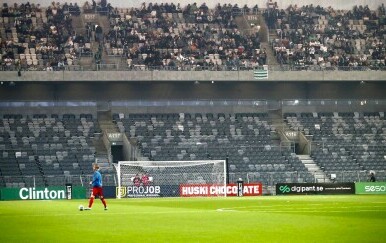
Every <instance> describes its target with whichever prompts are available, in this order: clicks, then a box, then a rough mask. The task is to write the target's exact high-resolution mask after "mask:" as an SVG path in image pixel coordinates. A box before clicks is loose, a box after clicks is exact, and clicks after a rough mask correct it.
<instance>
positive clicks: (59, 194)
mask: <svg viewBox="0 0 386 243" xmlns="http://www.w3.org/2000/svg"><path fill="white" fill-rule="evenodd" d="M70 198H71V199H83V198H86V188H84V187H80V186H75V187H72V192H71V197H70ZM58 199H67V190H66V187H64V186H57V187H36V188H35V187H23V188H1V189H0V200H58Z"/></svg>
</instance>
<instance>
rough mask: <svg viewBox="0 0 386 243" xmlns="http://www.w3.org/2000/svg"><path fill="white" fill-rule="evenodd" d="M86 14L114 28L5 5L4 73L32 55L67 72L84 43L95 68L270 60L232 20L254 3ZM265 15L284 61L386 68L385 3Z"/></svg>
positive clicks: (60, 12)
mask: <svg viewBox="0 0 386 243" xmlns="http://www.w3.org/2000/svg"><path fill="white" fill-rule="evenodd" d="M82 9H83V11H84V12H87V11H91V12H92V11H96V12H98V10H101V9H102V10H103V11H100V12H103V14H106V15H107V16H108V17H109V20H110V24H111V26H110V28H109V30H102V29H101V27H100V26H97V25H92V26H91V25H90V24H87V25H86V28H87V35H86V36H82V35H79V33H78V32H77V31H75V30H74V29H73V27H72V16H74V15H75V16H76V15H79V13H80V12H81V9H80V8H79V7H78V5H77V4H76V3H75V4H72V3H70V4H67V3H65V4H61V3H59V2H58V3H55V2H52V4H51V5H50V6H49V7H47V8H42V7H41V6H40V5H39V4H30V3H28V2H27V3H23V4H17V3H16V4H14V5H13V6H8V5H7V4H6V3H4V4H3V7H2V8H1V11H0V12H1V13H0V14H1V16H0V17H1V18H3V19H4V21H3V23H0V24H1V26H2V28H1V33H0V34H1V36H0V37H1V39H0V52H1V53H0V54H1V60H0V62H1V64H2V65H3V68H5V69H11V68H13V67H14V66H17V67H19V68H29V67H30V66H31V65H30V63H32V64H33V65H35V62H28V59H29V54H31V55H32V57H36V58H38V59H39V60H40V61H41V62H38V63H39V66H40V67H57V66H60V67H63V66H65V65H69V64H72V63H74V60H76V59H78V58H79V55H80V53H82V52H91V49H90V44H88V45H86V44H87V43H89V42H91V41H94V40H95V41H97V42H99V46H100V48H99V49H98V52H96V53H95V57H96V62H97V63H102V62H103V59H102V56H103V55H102V52H103V51H107V53H108V54H112V55H119V56H121V57H122V56H124V57H126V58H127V62H128V64H129V66H131V65H145V66H165V67H173V68H174V67H177V68H182V69H183V67H184V66H185V65H188V66H192V65H193V66H194V65H197V66H204V67H209V68H210V69H213V70H219V67H220V66H223V65H230V66H231V67H235V68H236V69H238V68H246V69H250V68H253V67H255V66H259V65H264V64H266V63H267V60H266V59H267V54H266V51H265V50H264V49H260V39H259V27H254V28H251V29H248V31H243V30H240V29H238V26H237V24H236V22H235V18H236V17H237V16H238V15H240V14H241V13H245V14H256V13H257V12H258V11H259V8H258V6H257V5H255V6H254V7H252V8H249V7H248V6H247V5H245V6H244V7H239V6H238V5H237V4H234V5H232V4H223V5H221V4H218V5H217V6H216V7H215V8H213V9H211V8H209V7H208V6H206V4H205V3H203V4H201V5H200V6H199V5H197V4H196V3H193V4H188V5H187V6H181V5H180V4H179V3H178V4H174V3H171V4H166V3H165V4H157V3H149V4H146V3H143V4H142V5H141V6H140V7H139V8H131V9H126V10H125V12H123V11H122V9H118V8H114V7H113V6H111V5H110V4H107V2H106V1H101V2H98V3H96V2H95V1H94V0H93V1H92V3H88V2H86V3H85V4H84V6H83V8H82ZM264 16H265V19H266V22H267V24H268V26H269V27H270V28H271V29H275V30H276V33H277V38H275V39H274V40H273V41H272V43H271V44H272V46H273V48H274V52H275V54H276V57H277V60H278V62H279V63H280V64H289V65H296V66H301V67H302V66H307V65H318V66H321V67H336V66H352V67H356V66H359V67H361V66H384V65H385V43H384V39H385V38H384V37H385V35H386V29H385V26H386V25H385V24H386V17H385V16H386V15H385V7H384V5H381V6H380V7H379V9H377V10H376V11H372V10H370V9H369V8H368V7H367V6H364V7H363V6H359V7H358V6H355V7H354V8H353V9H352V10H351V11H342V10H335V9H333V8H331V7H328V8H323V7H320V6H313V5H306V6H302V7H298V6H297V5H290V6H289V7H288V8H287V9H279V8H278V7H277V4H276V3H274V2H272V0H269V1H268V3H267V8H266V9H265V11H264ZM5 19H7V22H6V21H5ZM91 33H92V34H91ZM102 47H103V48H104V49H102ZM32 50H34V51H33V53H32ZM117 50H119V51H117ZM21 54H26V56H21ZM34 54H37V55H36V56H35V55H34ZM24 57H26V58H25V59H24ZM213 57H215V58H213ZM32 59H33V58H32ZM69 59H71V61H69ZM49 70H51V68H50V69H49Z"/></svg>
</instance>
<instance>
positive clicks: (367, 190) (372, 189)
mask: <svg viewBox="0 0 386 243" xmlns="http://www.w3.org/2000/svg"><path fill="white" fill-rule="evenodd" d="M355 194H386V182H357V183H355Z"/></svg>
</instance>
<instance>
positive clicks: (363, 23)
mask: <svg viewBox="0 0 386 243" xmlns="http://www.w3.org/2000/svg"><path fill="white" fill-rule="evenodd" d="M264 16H265V19H266V22H267V24H268V26H269V28H270V29H275V30H276V34H277V36H276V37H275V38H274V40H273V41H272V43H271V44H272V47H273V49H274V52H275V54H276V57H277V61H278V62H279V63H280V64H289V65H296V66H300V67H307V66H308V65H319V66H321V67H327V68H329V67H339V66H340V67H341V66H350V67H370V68H379V67H384V66H385V59H386V52H385V49H386V46H385V36H386V14H385V7H384V5H383V4H382V5H381V6H380V7H379V8H378V9H377V10H375V11H372V10H370V9H369V8H368V7H367V6H354V7H353V9H352V10H350V11H343V10H335V9H333V8H332V7H328V8H323V7H321V6H319V5H318V6H314V5H306V6H302V7H298V6H297V5H290V6H289V7H288V8H287V9H278V8H277V5H275V4H274V5H273V6H272V7H271V8H268V9H267V10H266V11H265V12H264Z"/></svg>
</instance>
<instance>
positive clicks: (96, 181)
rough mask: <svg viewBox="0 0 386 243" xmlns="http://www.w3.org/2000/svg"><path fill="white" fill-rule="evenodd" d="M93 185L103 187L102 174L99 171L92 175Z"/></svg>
mask: <svg viewBox="0 0 386 243" xmlns="http://www.w3.org/2000/svg"><path fill="white" fill-rule="evenodd" d="M92 187H102V175H101V173H100V172H99V171H95V172H94V175H93V176H92Z"/></svg>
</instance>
